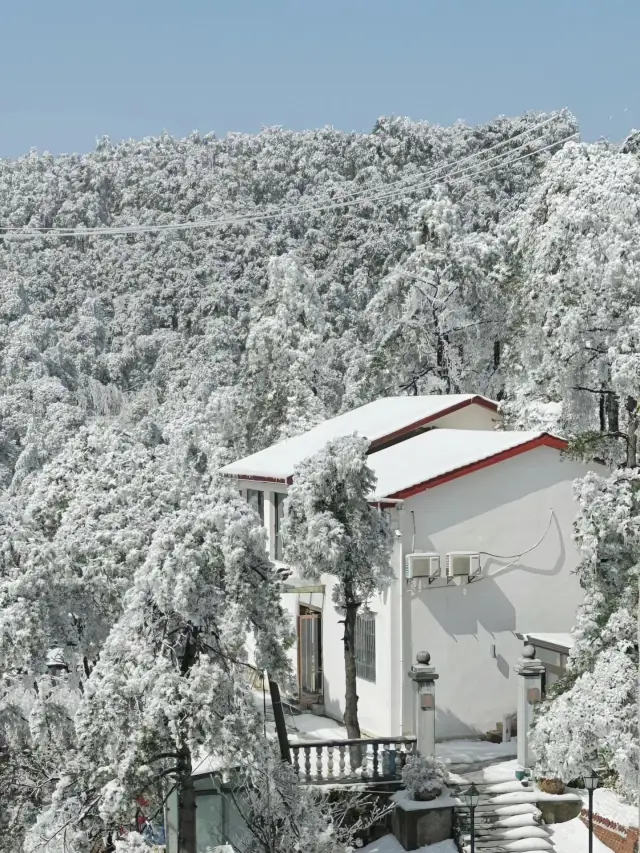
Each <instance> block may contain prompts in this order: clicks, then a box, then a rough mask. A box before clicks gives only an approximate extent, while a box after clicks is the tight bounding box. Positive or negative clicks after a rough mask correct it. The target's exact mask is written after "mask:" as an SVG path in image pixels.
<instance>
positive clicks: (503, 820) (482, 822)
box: [458, 813, 542, 829]
mask: <svg viewBox="0 0 640 853" xmlns="http://www.w3.org/2000/svg"><path fill="white" fill-rule="evenodd" d="M458 822H459V823H460V825H461V826H464V827H468V826H471V818H470V817H469V816H468V815H467V816H466V817H462V816H461V817H460V818H459V819H458ZM541 823H542V815H541V814H540V813H538V814H532V813H528V814H514V815H507V816H505V817H500V816H499V815H491V816H489V815H487V816H486V817H482V818H478V816H477V815H476V819H475V825H476V827H478V828H483V829H486V828H487V827H496V828H497V827H506V828H508V827H515V826H540V824H541Z"/></svg>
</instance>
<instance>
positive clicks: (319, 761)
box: [316, 746, 322, 782]
mask: <svg viewBox="0 0 640 853" xmlns="http://www.w3.org/2000/svg"><path fill="white" fill-rule="evenodd" d="M316 776H317V781H318V782H319V781H320V780H321V779H322V747H321V746H316Z"/></svg>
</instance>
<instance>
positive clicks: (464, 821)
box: [456, 772, 554, 853]
mask: <svg viewBox="0 0 640 853" xmlns="http://www.w3.org/2000/svg"><path fill="white" fill-rule="evenodd" d="M466 781H467V782H468V784H469V785H470V784H471V783H472V782H473V784H475V786H476V788H477V789H478V792H479V794H480V799H479V802H478V807H477V808H476V810H475V821H474V828H475V831H474V837H475V849H476V850H477V851H478V853H540V851H545V850H548V851H553V849H554V847H553V843H552V841H551V833H550V832H549V830H548V829H547V827H546V826H545V825H544V823H543V822H542V813H541V812H540V810H539V809H538V808H537V806H536V801H537V800H538V799H539V797H540V792H537V791H536V790H535V789H534V788H533V787H531V786H530V787H527V786H525V785H523V784H522V783H521V782H518V781H517V780H516V779H514V780H513V781H512V782H511V781H509V782H496V783H488V782H486V781H484V778H483V774H482V773H481V772H480V773H470V774H467V776H466ZM456 789H457V790H456V793H458V794H460V793H462V791H464V790H465V786H464V785H458V786H456ZM456 817H457V823H458V827H459V829H460V838H459V845H460V849H461V850H462V851H463V853H470V850H471V844H470V841H471V835H470V832H471V819H470V815H469V810H468V809H467V808H465V807H464V806H459V807H457V808H456Z"/></svg>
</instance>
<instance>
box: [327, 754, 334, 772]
mask: <svg viewBox="0 0 640 853" xmlns="http://www.w3.org/2000/svg"><path fill="white" fill-rule="evenodd" d="M327 778H329V779H333V747H332V746H330V747H328V749H327Z"/></svg>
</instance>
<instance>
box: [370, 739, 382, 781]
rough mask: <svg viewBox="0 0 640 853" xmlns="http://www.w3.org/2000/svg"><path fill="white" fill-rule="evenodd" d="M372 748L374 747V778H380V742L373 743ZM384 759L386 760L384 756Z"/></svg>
mask: <svg viewBox="0 0 640 853" xmlns="http://www.w3.org/2000/svg"><path fill="white" fill-rule="evenodd" d="M372 749H373V778H374V779H379V778H380V773H379V772H378V761H379V759H378V749H379V744H377V743H374V744H373V745H372ZM383 761H384V758H383Z"/></svg>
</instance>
